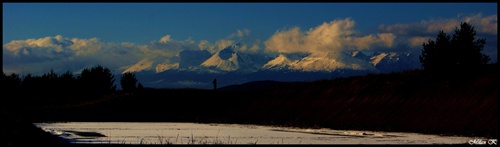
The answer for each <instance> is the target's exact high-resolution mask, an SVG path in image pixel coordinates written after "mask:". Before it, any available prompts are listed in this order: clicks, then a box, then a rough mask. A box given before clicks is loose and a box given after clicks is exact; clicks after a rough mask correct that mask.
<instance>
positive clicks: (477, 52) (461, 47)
mask: <svg viewBox="0 0 500 147" xmlns="http://www.w3.org/2000/svg"><path fill="white" fill-rule="evenodd" d="M475 36H476V31H475V30H474V27H473V26H472V25H470V24H468V23H466V22H464V23H462V24H461V25H460V29H457V28H455V34H454V35H453V38H452V39H451V44H452V46H453V48H455V50H454V51H455V52H456V53H457V59H456V60H457V62H456V63H457V64H458V66H461V67H466V68H469V67H473V66H478V65H481V64H487V63H488V62H489V61H490V57H489V56H487V55H485V54H483V53H481V51H482V50H483V47H484V44H486V39H484V38H483V39H477V40H476V38H475Z"/></svg>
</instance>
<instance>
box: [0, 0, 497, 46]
mask: <svg viewBox="0 0 500 147" xmlns="http://www.w3.org/2000/svg"><path fill="white" fill-rule="evenodd" d="M477 13H482V14H483V15H484V16H488V15H493V14H497V6H496V3H200V4H197V3H4V4H3V44H6V43H8V42H10V41H12V40H24V39H28V38H42V37H46V36H55V35H62V36H65V37H70V38H73V37H77V38H92V37H97V38H100V39H102V40H106V41H112V42H133V43H147V42H149V41H151V40H156V39H158V38H160V37H162V36H164V35H165V34H170V35H172V38H175V39H178V40H184V39H188V38H192V39H193V40H202V39H205V40H208V41H216V40H217V39H221V38H225V37H227V36H228V35H229V34H231V33H233V32H234V31H236V30H237V29H244V28H246V29H249V30H250V31H251V33H252V35H255V36H257V37H261V39H267V38H269V37H270V36H271V35H272V34H273V33H274V32H275V31H276V30H278V29H281V28H283V27H294V26H299V27H301V28H303V29H308V28H313V27H315V26H317V25H319V24H321V23H323V22H329V21H332V20H334V19H343V18H347V17H351V18H352V19H353V20H355V21H356V22H357V25H356V28H357V29H358V30H361V31H364V30H366V32H367V33H369V32H373V31H375V29H376V28H377V27H378V25H380V24H396V23H403V24H404V23H415V22H420V21H421V20H427V19H438V18H454V17H457V16H458V15H470V14H477ZM370 29H372V30H370Z"/></svg>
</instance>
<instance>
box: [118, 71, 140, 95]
mask: <svg viewBox="0 0 500 147" xmlns="http://www.w3.org/2000/svg"><path fill="white" fill-rule="evenodd" d="M137 81H138V80H137V78H136V77H135V74H134V73H131V72H126V73H123V75H122V77H121V79H120V84H121V86H122V89H123V91H125V92H133V91H135V90H136V89H137Z"/></svg>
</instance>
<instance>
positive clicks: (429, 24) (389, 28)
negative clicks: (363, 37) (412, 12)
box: [379, 14, 498, 36]
mask: <svg viewBox="0 0 500 147" xmlns="http://www.w3.org/2000/svg"><path fill="white" fill-rule="evenodd" d="M461 22H468V23H470V24H471V25H472V26H474V28H475V30H476V31H477V32H478V33H485V34H495V35H496V34H497V28H498V25H497V22H498V21H497V15H491V16H486V17H483V16H482V14H475V15H470V16H458V17H457V18H449V19H431V20H422V21H420V22H419V23H412V24H394V25H383V24H382V25H380V26H379V30H380V31H382V32H389V33H393V34H396V35H409V36H415V35H417V36H422V35H430V34H432V35H434V34H437V33H438V32H439V31H441V30H443V31H444V32H445V33H452V32H453V30H455V28H459V27H460V23H461Z"/></svg>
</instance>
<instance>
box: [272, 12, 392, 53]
mask: <svg viewBox="0 0 500 147" xmlns="http://www.w3.org/2000/svg"><path fill="white" fill-rule="evenodd" d="M354 26H355V22H354V21H353V20H351V19H350V18H346V19H343V20H334V21H331V22H329V23H326V22H325V23H323V24H321V25H319V26H317V27H316V28H311V29H310V30H309V31H307V32H305V33H303V32H301V31H300V28H298V27H294V28H292V29H290V30H285V31H278V32H276V33H275V34H274V35H273V36H271V38H270V39H269V40H267V41H265V42H264V45H265V47H266V51H274V52H280V53H296V52H303V53H311V54H317V55H322V54H326V53H331V54H336V55H339V53H340V52H342V51H343V50H344V49H356V50H369V49H371V48H373V47H375V46H385V47H391V46H392V44H393V40H394V38H395V37H396V36H395V35H394V34H392V33H381V34H377V36H374V35H366V36H361V35H359V34H360V33H359V32H358V31H356V30H354Z"/></svg>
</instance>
